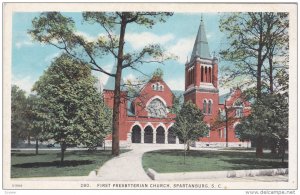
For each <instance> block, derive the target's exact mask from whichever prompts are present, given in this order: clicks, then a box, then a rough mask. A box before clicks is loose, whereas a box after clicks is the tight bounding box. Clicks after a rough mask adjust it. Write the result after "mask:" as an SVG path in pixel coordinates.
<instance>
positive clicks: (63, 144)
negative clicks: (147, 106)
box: [60, 141, 66, 166]
mask: <svg viewBox="0 0 300 195" xmlns="http://www.w3.org/2000/svg"><path fill="white" fill-rule="evenodd" d="M60 149H61V150H60V166H63V163H64V157H65V150H66V142H64V141H62V142H61V143H60Z"/></svg>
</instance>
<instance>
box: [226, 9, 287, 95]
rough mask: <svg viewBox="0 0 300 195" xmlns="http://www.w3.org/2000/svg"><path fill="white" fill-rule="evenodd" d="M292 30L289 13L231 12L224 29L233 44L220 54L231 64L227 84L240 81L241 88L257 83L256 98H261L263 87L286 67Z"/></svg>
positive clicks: (228, 45)
mask: <svg viewBox="0 0 300 195" xmlns="http://www.w3.org/2000/svg"><path fill="white" fill-rule="evenodd" d="M288 27H289V21H288V14H287V13H275V12H255V13H254V12H249V13H231V14H226V15H225V16H224V17H222V18H221V19H220V30H221V31H222V32H224V33H225V34H226V38H227V40H228V41H229V42H228V44H227V45H226V47H225V48H224V49H223V50H222V51H221V52H220V54H221V57H222V59H223V60H224V61H228V62H230V63H231V64H230V66H229V65H227V66H225V68H224V70H223V71H222V72H224V75H223V76H224V77H225V78H226V80H225V81H232V80H234V79H237V82H239V85H241V84H246V85H250V84H252V83H253V81H256V96H257V97H260V93H261V92H262V88H263V86H266V85H269V83H265V81H266V80H270V78H271V79H272V75H273V74H274V73H276V70H277V69H281V68H286V67H284V65H285V64H286V62H287V61H288V52H287V51H288ZM267 59H270V60H271V63H270V60H267ZM270 65H271V66H270ZM270 73H271V74H272V75H270ZM241 76H243V79H242V80H241ZM245 77H246V78H247V79H245ZM271 84H272V83H271ZM272 85H273V84H272ZM266 87H267V88H269V87H268V86H266Z"/></svg>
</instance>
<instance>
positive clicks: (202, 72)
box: [201, 66, 204, 82]
mask: <svg viewBox="0 0 300 195" xmlns="http://www.w3.org/2000/svg"><path fill="white" fill-rule="evenodd" d="M203 74H204V71H203V66H201V82H203Z"/></svg>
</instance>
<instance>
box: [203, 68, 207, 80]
mask: <svg viewBox="0 0 300 195" xmlns="http://www.w3.org/2000/svg"><path fill="white" fill-rule="evenodd" d="M204 82H207V67H205V77H204Z"/></svg>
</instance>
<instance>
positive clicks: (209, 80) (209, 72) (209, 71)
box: [208, 67, 211, 83]
mask: <svg viewBox="0 0 300 195" xmlns="http://www.w3.org/2000/svg"><path fill="white" fill-rule="evenodd" d="M208 82H209V83H211V67H209V69H208Z"/></svg>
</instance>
